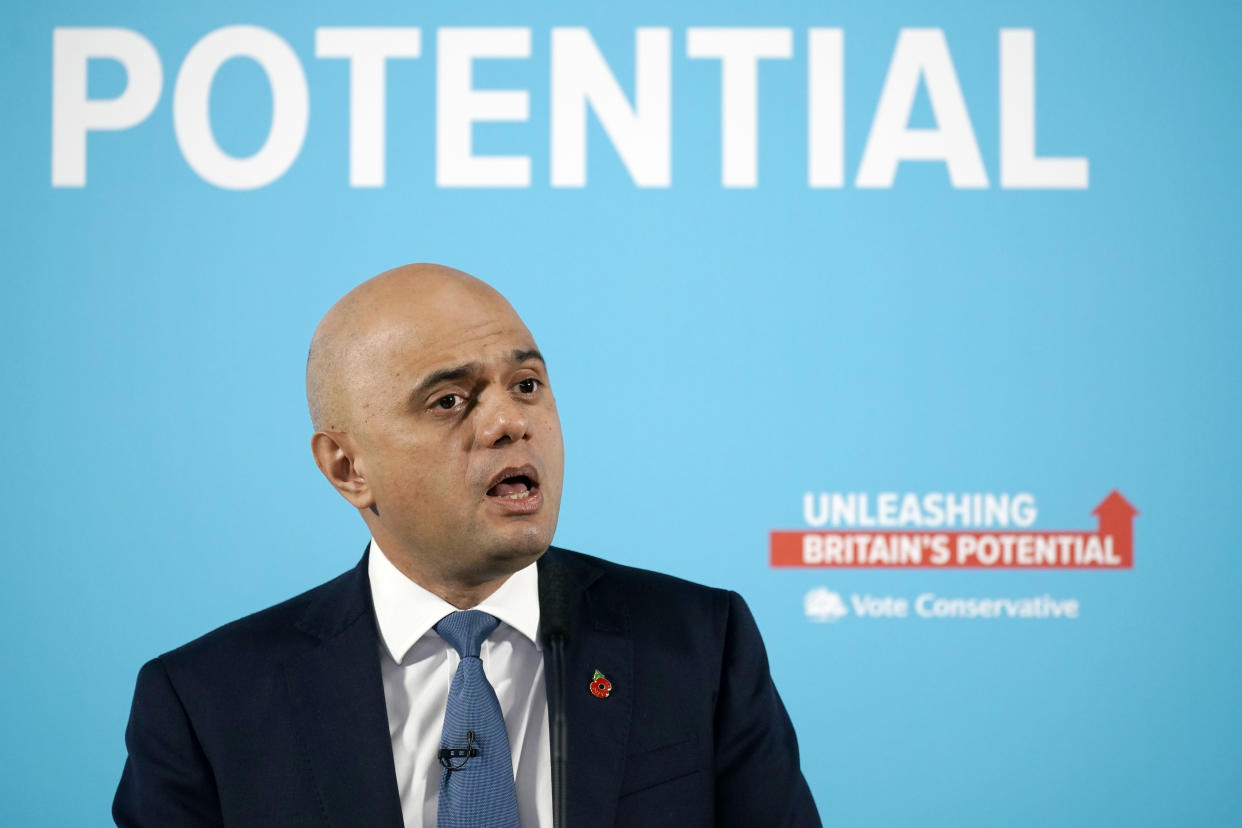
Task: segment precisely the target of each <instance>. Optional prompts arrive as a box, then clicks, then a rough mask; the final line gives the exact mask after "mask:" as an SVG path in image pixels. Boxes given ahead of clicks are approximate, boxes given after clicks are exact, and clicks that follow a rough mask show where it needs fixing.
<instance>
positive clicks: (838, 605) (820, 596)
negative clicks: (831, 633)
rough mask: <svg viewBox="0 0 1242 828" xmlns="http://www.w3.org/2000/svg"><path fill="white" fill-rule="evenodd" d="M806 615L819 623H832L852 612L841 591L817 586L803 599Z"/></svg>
mask: <svg viewBox="0 0 1242 828" xmlns="http://www.w3.org/2000/svg"><path fill="white" fill-rule="evenodd" d="M802 608H803V611H804V612H806V617H807V618H809V619H811V620H812V621H816V622H818V623H821V624H823V623H832V622H835V621H838V620H839V619H841V618H844V617H845V616H847V615H849V614H850V611H849V609H847V608H846V606H845V601H844V600H843V599H842V598H841V595H840V593H837V592H833V591H832V590H830V589H827V588H825V587H815V589H812V590H811V591H810V592H808V593H807V594H806V598H804V599H802Z"/></svg>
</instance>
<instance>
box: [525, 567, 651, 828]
mask: <svg viewBox="0 0 1242 828" xmlns="http://www.w3.org/2000/svg"><path fill="white" fill-rule="evenodd" d="M544 557H545V558H548V564H550V565H554V566H555V565H560V566H563V567H564V568H565V572H566V575H567V577H566V581H567V584H568V587H569V594H570V595H571V596H579V597H578V598H577V599H575V600H572V601H571V604H570V627H571V632H570V636H569V640H568V642H567V645H566V648H565V688H564V699H565V702H564V703H565V717H566V722H567V729H568V734H567V736H568V738H567V742H568V744H567V754H568V761H567V768H566V776H567V779H566V788H567V797H566V798H567V800H568V802H567V806H568V814H567V815H566V817H567V819H566V824H567V825H571V826H577V825H592V824H594V825H612V824H613V822H614V820H615V818H616V809H617V797H618V795H619V793H620V790H621V778H622V775H623V774H624V772H625V756H626V750H627V746H628V745H629V735H630V719H631V714H632V707H633V689H634V653H633V642H632V640H631V637H630V633H629V624H628V619H627V617H626V608H625V606H623V605H617V604H610V603H608V602H607V601H606V600H604V598H603V597H602V592H601V591H600V590H592V589H591V586H592V585H593V584H594V582H595V581H596V580H597V579H598V578H600V577H601V576H602V572H601V571H600V570H599V569H598V568H597V567H596V566H595V565H594V564H592V563H591V562H590V559H589V558H587V557H585V556H581V555H575V554H573V553H568V552H565V551H564V550H561V549H556V548H555V547H554V548H552V549H549V550H548V552H547V554H546V555H545V556H544ZM541 563H542V561H541ZM596 670H598V671H599V672H601V673H603V674H604V675H605V676H606V677H607V678H608V680H609V681H610V682H611V683H612V690H611V692H610V693H609V695H608V696H607V697H606V698H598V697H596V696H595V695H594V694H592V693H591V691H590V689H589V688H590V684H591V679H592V677H593V676H594V675H595V671H596ZM550 712H551V713H552V714H553V715H555V714H554V711H550Z"/></svg>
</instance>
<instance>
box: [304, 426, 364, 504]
mask: <svg viewBox="0 0 1242 828" xmlns="http://www.w3.org/2000/svg"><path fill="white" fill-rule="evenodd" d="M311 454H313V455H315V465H316V466H318V467H319V471H321V472H323V476H324V477H326V478H328V482H329V483H331V484H332V485H333V487H334V488H335V489H336V490H337V491H338V492H340V493H341V497H343V498H345V499H346V500H348V501H349V502H350V503H352V504H353V505H354V506H355V507H356V508H358V509H369V508H371V506H373V505H374V504H375V497H374V495H373V494H372V492H371V487H370V486H368V485H367V478H366V475H365V474H363V472H362V469H361V468H360V467H359V464H358V463H357V462H356V460H355V458H356V456H357V451H356V449H355V446H354V445H353V441H352V440H351V439H350V438H349V435H348V434H346V433H344V432H340V431H317V432H315V434H314V435H313V436H312V437H311Z"/></svg>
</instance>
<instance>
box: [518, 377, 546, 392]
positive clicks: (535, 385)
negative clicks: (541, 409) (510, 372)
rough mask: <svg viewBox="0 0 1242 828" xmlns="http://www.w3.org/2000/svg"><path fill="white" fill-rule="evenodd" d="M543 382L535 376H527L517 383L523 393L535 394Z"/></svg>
mask: <svg viewBox="0 0 1242 828" xmlns="http://www.w3.org/2000/svg"><path fill="white" fill-rule="evenodd" d="M540 385H541V383H540V382H539V380H537V379H535V378H534V377H527V378H526V379H524V380H522V381H521V382H519V383H518V384H517V390H518V391H519V392H521V393H523V394H533V393H535V392H536V391H538V390H539V386H540Z"/></svg>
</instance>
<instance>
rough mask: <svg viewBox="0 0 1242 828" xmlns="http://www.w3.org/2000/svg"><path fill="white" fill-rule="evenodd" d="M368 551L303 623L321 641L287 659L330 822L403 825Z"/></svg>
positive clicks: (287, 672) (326, 592)
mask: <svg viewBox="0 0 1242 828" xmlns="http://www.w3.org/2000/svg"><path fill="white" fill-rule="evenodd" d="M374 615H375V614H374V612H373V611H372V610H371V592H370V581H369V578H368V576H367V557H366V555H363V558H362V561H361V562H360V563H359V564H358V566H357V567H355V568H354V569H353V570H352V571H350V572H347V573H345V574H344V575H342V576H341V577H340V578H337V579H336V580H335V581H333V582H331V583H330V584H328V585H327V586H326V587H325V588H324V592H323V594H322V595H321V596H320V598H319V600H318V601H316V602H315V603H313V604H312V605H311V606H310V607H309V608H308V609H307V611H306V613H305V614H304V615H303V616H302V618H301V620H300V621H299V622H298V627H299V628H300V629H301V630H302V631H303V632H306V633H308V634H309V635H312V636H314V637H316V638H318V639H320V643H319V645H318V646H316V647H314V648H313V649H311V650H309V651H308V652H306V653H304V654H302V655H300V656H298V657H295V658H293V659H291V660H290V661H288V662H286V663H285V665H284V669H285V678H286V681H287V683H288V686H289V695H290V697H291V699H292V702H293V705H292V706H293V710H294V714H295V716H296V717H297V720H298V722H299V725H300V732H301V735H302V741H303V746H304V747H305V749H306V754H307V757H308V760H309V764H310V767H311V771H312V773H313V774H314V777H315V782H316V784H317V785H318V788H319V791H320V793H321V795H322V804H323V808H324V812H325V816H326V818H327V822H328V824H329V825H342V826H344V825H374V826H394V828H400V826H401V824H402V816H401V799H400V795H399V794H398V792H397V774H396V770H395V769H394V766H393V759H392V744H391V742H390V741H389V735H388V716H387V712H386V707H385V703H384V687H383V681H382V679H381V677H380V666H379V633H378V631H377V629H376V626H375V617H374Z"/></svg>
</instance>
